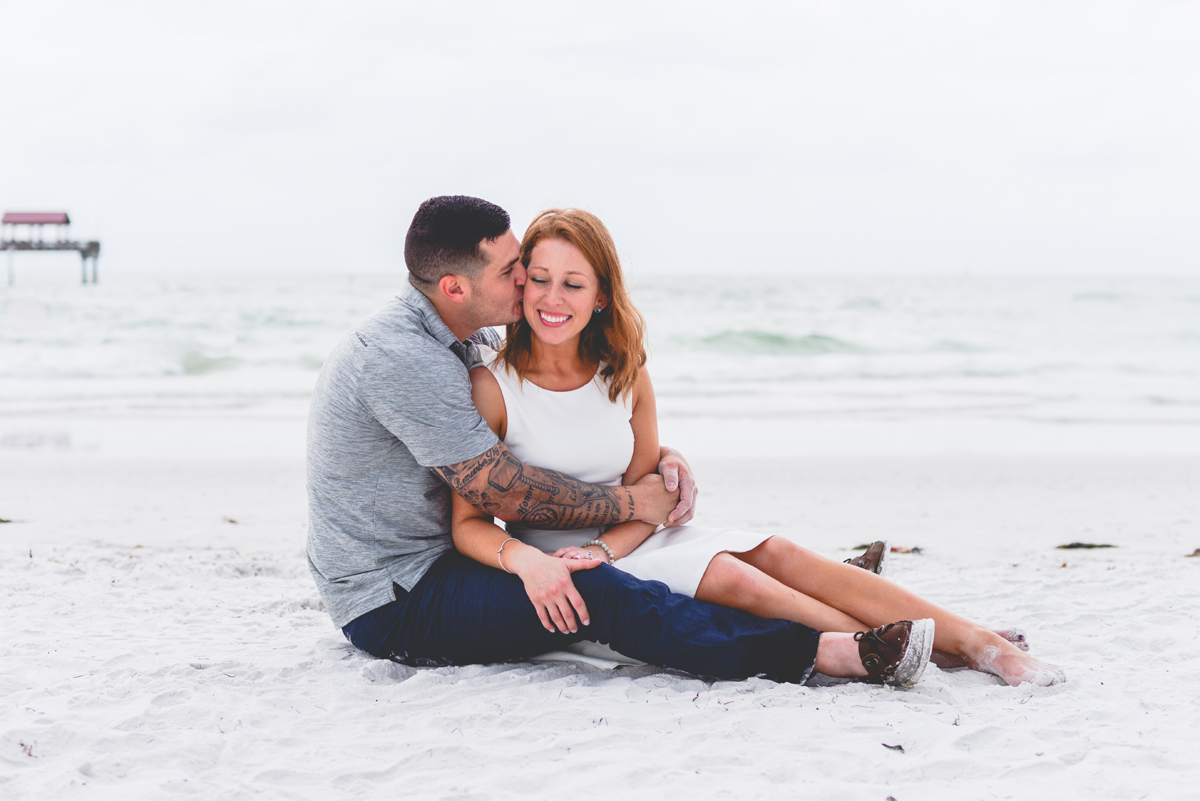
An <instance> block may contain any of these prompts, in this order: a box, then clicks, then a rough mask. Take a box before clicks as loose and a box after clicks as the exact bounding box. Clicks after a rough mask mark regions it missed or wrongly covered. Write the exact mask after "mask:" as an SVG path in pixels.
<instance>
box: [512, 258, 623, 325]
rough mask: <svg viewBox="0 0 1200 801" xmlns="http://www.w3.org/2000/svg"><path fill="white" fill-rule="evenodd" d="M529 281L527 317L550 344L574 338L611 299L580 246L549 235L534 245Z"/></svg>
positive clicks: (528, 271)
mask: <svg viewBox="0 0 1200 801" xmlns="http://www.w3.org/2000/svg"><path fill="white" fill-rule="evenodd" d="M526 274H527V280H526V283H525V320H526V322H528V323H529V327H530V329H531V330H532V332H533V335H534V336H535V337H537V338H538V339H539V340H541V341H542V342H543V343H545V344H547V345H558V344H562V343H565V342H571V341H572V340H576V339H578V337H579V334H580V333H581V332H582V331H583V329H584V328H586V327H587V324H588V323H589V322H591V319H592V315H593V314H594V313H595V311H596V307H597V306H603V305H606V303H607V301H606V299H605V298H604V297H603V295H602V293H601V291H600V281H599V279H598V278H597V277H596V271H595V270H594V269H593V268H592V265H591V264H589V263H588V260H587V259H586V258H585V257H584V255H583V253H582V252H580V250H579V248H577V247H575V246H574V245H572V244H571V243H570V242H567V241H566V240H563V239H553V238H547V239H542V240H540V241H539V242H538V243H537V244H536V245H534V246H533V251H532V252H531V253H530V256H529V267H528V268H527V270H526Z"/></svg>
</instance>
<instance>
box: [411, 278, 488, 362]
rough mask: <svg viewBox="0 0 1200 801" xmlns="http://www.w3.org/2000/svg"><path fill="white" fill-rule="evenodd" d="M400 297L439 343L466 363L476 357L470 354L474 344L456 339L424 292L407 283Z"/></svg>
mask: <svg viewBox="0 0 1200 801" xmlns="http://www.w3.org/2000/svg"><path fill="white" fill-rule="evenodd" d="M401 299H402V300H403V301H404V302H405V303H407V304H408V305H409V306H411V307H412V308H413V309H415V310H416V311H417V313H418V314H419V315H420V316H421V325H422V326H423V327H424V328H425V330H426V331H428V332H429V334H430V336H432V337H433V338H434V339H436V340H437V341H438V342H439V343H440V344H442V345H444V346H446V347H447V348H449V349H450V350H452V351H454V355H455V356H457V357H458V358H459V359H462V360H463V362H465V363H468V364H469V363H470V362H472V361H475V360H476V359H477V358H478V357H477V356H476V355H474V354H472V351H474V350H475V344H474V343H473V342H470V341H466V342H459V341H458V338H457V337H455V336H454V332H453V331H451V330H450V326H448V325H446V322H445V321H444V320H443V319H442V316H441V315H440V314H438V312H437V309H436V308H435V307H434V305H433V301H431V300H430V299H429V298H427V297H426V296H425V293H423V292H421V291H420V290H419V289H417V288H416V287H415V286H412V285H409V287H408V289H407V290H406V291H405V293H404V294H403V295H402V296H401Z"/></svg>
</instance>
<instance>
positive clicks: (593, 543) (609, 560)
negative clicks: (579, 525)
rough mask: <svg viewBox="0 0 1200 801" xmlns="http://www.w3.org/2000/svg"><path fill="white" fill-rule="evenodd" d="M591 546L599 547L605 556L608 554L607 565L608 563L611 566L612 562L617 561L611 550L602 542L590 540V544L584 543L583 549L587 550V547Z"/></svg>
mask: <svg viewBox="0 0 1200 801" xmlns="http://www.w3.org/2000/svg"><path fill="white" fill-rule="evenodd" d="M591 545H599V546H600V547H601V548H602V549H603V550H604V552H605V553H606V554H608V563H609V564H610V565H611V564H612V563H613V562H615V561H617V557H615V556H613V552H612V548H609V547H608V546H607V545H605V544H604V540H592V541H591V542H585V543H584V544H583V547H584V548H587V547H589V546H591Z"/></svg>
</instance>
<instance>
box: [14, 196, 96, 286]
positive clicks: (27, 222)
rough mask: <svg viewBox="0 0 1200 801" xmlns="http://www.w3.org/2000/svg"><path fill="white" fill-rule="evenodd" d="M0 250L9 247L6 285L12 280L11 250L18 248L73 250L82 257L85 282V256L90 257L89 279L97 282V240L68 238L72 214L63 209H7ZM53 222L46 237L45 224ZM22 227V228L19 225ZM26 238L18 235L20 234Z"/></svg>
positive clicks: (17, 249) (86, 272)
mask: <svg viewBox="0 0 1200 801" xmlns="http://www.w3.org/2000/svg"><path fill="white" fill-rule="evenodd" d="M0 222H2V223H3V227H2V232H0V250H5V251H8V285H9V286H12V284H13V254H14V253H16V252H17V251H19V250H36V251H44V250H74V251H78V253H79V256H80V258H81V259H82V261H83V283H85V284H86V283H87V282H88V259H91V260H92V283H93V284H94V283H96V262H98V261H99V260H100V243H99V242H97V241H95V240H92V241H90V242H74V241H71V239H70V236H71V218H70V217H68V216H67V213H66V212H65V211H9V212H5V213H4V218H3V220H2V221H0ZM48 225H52V226H54V231H53V235H54V236H55V237H57V238H55V239H47V238H46V235H45V229H46V226H48ZM22 228H24V229H25V230H24V231H22V230H21V229H22ZM22 233H24V234H26V236H27V238H25V239H21V238H19V237H20V234H22Z"/></svg>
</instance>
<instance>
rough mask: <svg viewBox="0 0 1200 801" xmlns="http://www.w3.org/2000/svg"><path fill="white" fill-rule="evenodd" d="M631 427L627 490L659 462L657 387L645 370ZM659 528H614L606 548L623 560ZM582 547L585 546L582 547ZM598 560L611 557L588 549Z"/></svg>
mask: <svg viewBox="0 0 1200 801" xmlns="http://www.w3.org/2000/svg"><path fill="white" fill-rule="evenodd" d="M629 425H630V426H631V427H632V428H633V458H632V459H630V460H629V467H628V468H627V469H626V470H625V475H624V476H623V477H622V478H621V483H622V484H623V485H625V486H629V485H632V484H636V483H637V482H638V481H640V480H641V479H642V478H644V477H646V476H647V475H649V474H650V473H653V472H655V471H656V469H657V467H658V461H659V456H660V453H659V447H658V408H657V406H656V404H655V401H654V385H653V384H651V383H650V374H649V373H648V372H647V371H646V368H645V367H642V369H641V370H639V371H638V377H637V383H636V384H634V387H633V416H632V417H631V418H630V421H629ZM656 528H658V527H657V526H654V525H651V524H649V523H643V522H641V521H640V520H631V521H629V522H628V523H621V524H620V525H616V526H613V527H612V528H610V529H609V530H608V531H606V532H604V536H603V537H602V539H603V540H604V544H605V545H607V546H608V547H609V549H610V550H611V551H612V552H613V556H614V557H616V558H617V559H620V558H621V557H623V556H628V555H629V554H631V553H633V551H634V549H635V548H637V547H638V546H639V545H641V544H642V543H643V542H645V541H646V538H647V537H649V536H650V535H651V534H653V533H654V530H655V529H656ZM580 544H581V545H582V542H581V543H580ZM586 550H587V551H588V552H590V553H591V554H592V555H593V556H595V557H597V558H598V559H604V560H605V561H607V560H608V554H606V553H604V551H603V550H601V549H600V548H599V547H598V546H595V545H592V546H590V547H588V548H587V549H586ZM575 553H578V551H577V550H576V549H574V548H563V549H561V550H559V551H558V552H556V554H555V555H556V556H571V555H572V554H575Z"/></svg>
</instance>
